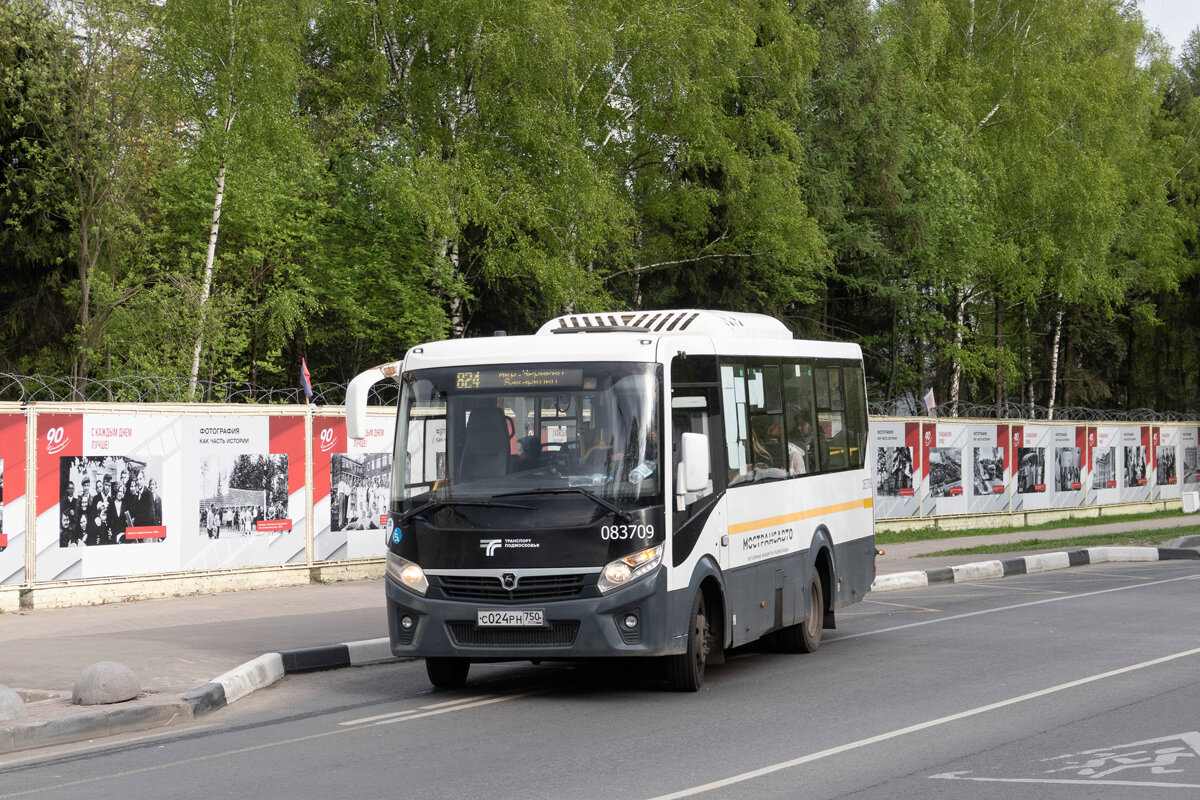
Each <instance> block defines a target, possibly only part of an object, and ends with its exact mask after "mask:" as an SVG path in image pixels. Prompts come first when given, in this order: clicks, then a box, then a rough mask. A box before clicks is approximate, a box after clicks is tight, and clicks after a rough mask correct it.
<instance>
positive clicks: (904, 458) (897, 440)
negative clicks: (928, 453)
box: [871, 421, 921, 519]
mask: <svg viewBox="0 0 1200 800" xmlns="http://www.w3.org/2000/svg"><path fill="white" fill-rule="evenodd" d="M871 451H872V452H873V453H874V455H875V516H876V517H878V518H881V519H882V518H886V517H915V516H918V515H920V513H921V495H920V493H919V492H918V491H917V488H918V487H917V481H918V480H919V477H920V473H919V459H920V456H921V423H919V422H888V421H883V422H879V423H872V424H871Z"/></svg>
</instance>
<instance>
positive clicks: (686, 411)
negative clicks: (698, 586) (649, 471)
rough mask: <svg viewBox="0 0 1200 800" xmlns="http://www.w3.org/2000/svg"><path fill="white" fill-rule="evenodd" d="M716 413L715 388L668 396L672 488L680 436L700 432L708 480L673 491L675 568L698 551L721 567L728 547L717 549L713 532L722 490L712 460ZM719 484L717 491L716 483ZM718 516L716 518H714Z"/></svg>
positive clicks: (678, 390) (685, 389)
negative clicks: (690, 488)
mask: <svg viewBox="0 0 1200 800" xmlns="http://www.w3.org/2000/svg"><path fill="white" fill-rule="evenodd" d="M719 431H720V412H719V406H718V405H717V396H716V389H715V388H710V387H699V386H684V387H677V388H676V389H674V391H673V392H672V394H671V454H672V458H671V464H672V476H673V477H674V481H675V485H678V480H679V466H680V452H681V442H682V439H683V434H685V433H700V434H704V435H705V436H706V437H708V446H709V481H708V485H707V486H706V487H705V488H703V489H701V490H700V491H696V492H688V493H686V494H682V495H680V494H678V493H675V492H673V499H672V503H673V506H674V509H673V511H674V513H673V514H672V520H673V525H672V527H673V531H672V534H673V552H674V555H673V558H672V561H673V562H674V565H675V566H679V565H680V564H683V563H684V562H685V561H687V560H688V558H690V557H691V555H692V554H693V553H694V552H695V551H696V550H697V549H699V550H700V551H701V553H705V552H707V553H710V554H712V555H714V556H715V557H716V558H717V560H718V563H719V564H721V566H722V568H724V566H725V564H724V561H725V554H724V553H723V552H722V551H724V550H728V548H724V547H721V543H720V534H722V533H724V530H715V528H716V526H715V523H716V522H717V521H718V520H717V519H716V518H715V517H714V512H715V511H717V508H716V507H717V505H718V504H719V500H720V489H724V485H723V481H722V480H721V478H722V475H721V474H720V470H719V466H720V462H718V461H717V460H716V457H717V455H718V454H719V452H720V447H721V441H720V436H719V433H718V432H719ZM718 483H720V484H721V485H720V487H719V488H718V486H717V484H718ZM718 516H720V515H718Z"/></svg>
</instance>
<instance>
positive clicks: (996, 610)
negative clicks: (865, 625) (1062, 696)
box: [829, 575, 1200, 642]
mask: <svg viewBox="0 0 1200 800" xmlns="http://www.w3.org/2000/svg"><path fill="white" fill-rule="evenodd" d="M1194 580H1200V575H1183V576H1181V577H1178V578H1167V579H1165V580H1161V581H1154V582H1152V583H1137V584H1134V585H1132V586H1117V587H1115V588H1112V589H1099V590H1097V591H1095V592H1084V593H1082V594H1070V595H1065V596H1063V597H1047V598H1045V599H1044V600H1032V601H1030V602H1028V603H1017V604H1016V605H1012V606H1001V607H1000V608H988V609H984V610H983V611H971V612H968V613H966V614H955V615H954V616H952V617H938V618H937V619H926V620H922V621H921V622H910V623H908V624H907V625H896V626H893V627H891V628H880V629H879V630H877V631H863V632H862V633H852V634H850V635H848V636H834V637H830V639H829V641H831V642H844V641H847V640H849V639H857V638H859V637H861V636H876V635H878V634H881V633H892V632H893V631H902V630H905V629H907V628H916V627H919V626H921V625H933V624H935V623H938V622H950V621H952V620H956V619H967V618H968V617H978V616H981V615H983V614H996V613H999V612H1001V611H1012V610H1014V609H1018V608H1029V607H1030V606H1040V605H1042V604H1044V603H1061V602H1062V601H1064V600H1078V599H1079V598H1082V597H1094V596H1095V595H1098V594H1108V593H1109V592H1123V591H1125V590H1127V589H1146V588H1149V587H1151V586H1158V585H1160V584H1164V583H1174V582H1175V581H1194Z"/></svg>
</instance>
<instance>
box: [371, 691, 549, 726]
mask: <svg viewBox="0 0 1200 800" xmlns="http://www.w3.org/2000/svg"><path fill="white" fill-rule="evenodd" d="M532 694H534V692H524V693H522V694H506V695H504V696H503V697H489V698H487V699H477V700H475V701H474V702H470V703H462V704H459V705H454V706H450V707H449V708H438V709H434V710H432V711H425V712H422V713H419V714H412V715H410V716H407V717H399V718H396V719H385V720H380V721H379V722H373V723H371V724H372V725H373V726H374V725H391V724H392V723H393V722H410V721H412V720H414V719H425V718H426V717H436V716H438V715H440V714H449V713H450V712H451V711H463V710H465V709H468V708H479V707H480V706H490V705H493V704H494V703H506V702H508V701H509V700H519V699H520V698H522V697H529V696H530V695H532Z"/></svg>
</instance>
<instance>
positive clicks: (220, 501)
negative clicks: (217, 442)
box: [196, 453, 290, 539]
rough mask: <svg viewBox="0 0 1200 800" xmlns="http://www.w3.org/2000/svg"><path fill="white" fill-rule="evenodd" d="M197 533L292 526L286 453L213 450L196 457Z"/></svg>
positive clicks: (215, 535)
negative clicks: (198, 457) (199, 481)
mask: <svg viewBox="0 0 1200 800" xmlns="http://www.w3.org/2000/svg"><path fill="white" fill-rule="evenodd" d="M200 477H201V482H202V485H201V489H200V502H199V508H197V509H196V511H197V515H198V519H199V522H200V535H201V536H207V537H208V538H209V539H223V538H229V537H233V536H252V535H254V534H259V533H270V532H275V531H279V530H290V526H288V525H281V524H280V523H282V522H286V521H287V520H288V457H287V455H286V454H280V453H259V454H251V453H239V454H237V455H229V454H223V453H211V454H208V455H205V456H203V457H202V458H201V459H200Z"/></svg>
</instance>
